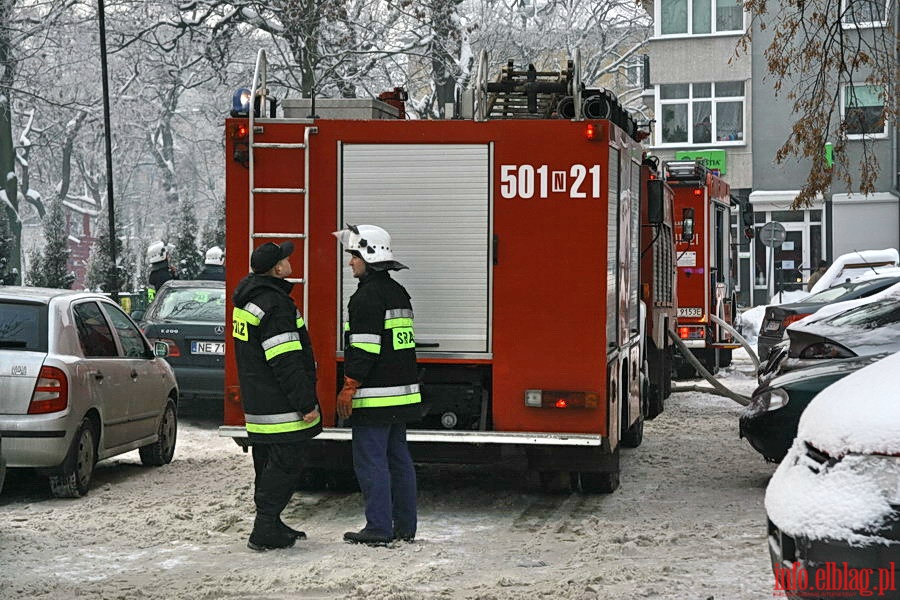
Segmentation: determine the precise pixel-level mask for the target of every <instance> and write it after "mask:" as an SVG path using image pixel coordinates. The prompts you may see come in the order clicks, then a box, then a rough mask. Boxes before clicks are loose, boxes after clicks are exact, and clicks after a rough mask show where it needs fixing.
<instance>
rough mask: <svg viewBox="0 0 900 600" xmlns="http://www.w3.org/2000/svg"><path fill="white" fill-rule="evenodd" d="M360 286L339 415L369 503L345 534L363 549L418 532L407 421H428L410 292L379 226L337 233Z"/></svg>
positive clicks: (352, 310) (352, 306)
mask: <svg viewBox="0 0 900 600" xmlns="http://www.w3.org/2000/svg"><path fill="white" fill-rule="evenodd" d="M334 235H335V237H337V238H338V239H339V240H340V241H341V244H343V246H344V251H345V252H348V253H349V254H350V255H351V257H350V261H349V263H348V265H349V267H350V268H351V270H352V271H353V276H354V277H355V278H356V279H357V280H358V281H359V285H358V287H357V289H356V292H354V294H353V296H352V297H351V298H350V303H349V305H348V309H347V313H348V317H349V320H348V322H347V324H346V326H345V328H344V329H345V335H346V338H345V343H344V386H343V388H342V389H341V391H340V393H339V394H338V398H337V413H338V416H339V417H340V418H341V419H344V420H345V421H347V422H348V424H349V425H350V426H351V428H352V430H353V438H352V446H353V469H354V471H355V472H356V478H357V480H358V481H359V486H360V489H361V490H362V493H363V499H364V501H365V514H366V526H365V527H364V528H363V529H362V530H361V531H358V532H354V531H350V532H347V533H345V534H344V540H345V541H347V542H351V543H356V544H368V545H386V544H389V543H390V542H392V541H393V540H395V539H401V540H406V541H412V539H413V538H414V537H415V535H416V525H417V519H416V472H415V469H414V468H413V463H412V459H411V457H410V454H409V448H408V446H407V443H406V424H407V423H408V422H411V421H417V420H419V419H421V417H422V404H421V401H422V397H421V394H420V392H419V383H418V372H417V369H416V343H415V337H414V335H413V311H412V304H411V303H410V298H409V293H407V291H406V289H405V288H404V287H403V286H402V285H400V284H399V283H398V282H396V281H394V280H393V279H392V278H391V276H390V271H397V270H400V269H406V268H407V267H406V265H404V264H402V263H400V262H397V261H396V260H394V253H393V250H392V249H391V236H390V234H388V232H387V231H385V230H384V229H382V228H381V227H377V226H375V225H359V226H354V225H347V228H346V229H342V230H341V231H335V232H334Z"/></svg>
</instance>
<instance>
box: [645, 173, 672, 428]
mask: <svg viewBox="0 0 900 600" xmlns="http://www.w3.org/2000/svg"><path fill="white" fill-rule="evenodd" d="M641 197H642V198H643V201H642V202H641V299H642V300H643V303H644V305H645V307H646V313H647V318H646V331H645V334H644V357H645V360H646V363H647V365H646V368H645V369H644V370H645V371H646V373H647V377H648V384H649V385H648V388H647V394H648V400H647V405H648V409H647V418H648V419H653V418H655V417H656V416H657V415H659V414H660V413H661V412H662V411H663V407H664V406H665V400H666V398H668V397H669V395H670V394H671V393H672V361H673V355H674V344H673V342H672V339H671V337H670V336H669V335H668V334H667V332H672V333H675V332H676V331H677V323H678V320H677V315H676V311H677V309H678V293H677V290H676V288H677V285H676V284H677V277H676V269H675V208H674V194H673V192H672V188H671V187H669V186H668V185H666V183H665V181H664V180H663V179H662V176H661V174H660V172H659V159H657V158H656V157H654V156H647V157H646V158H645V159H644V161H643V164H642V166H641Z"/></svg>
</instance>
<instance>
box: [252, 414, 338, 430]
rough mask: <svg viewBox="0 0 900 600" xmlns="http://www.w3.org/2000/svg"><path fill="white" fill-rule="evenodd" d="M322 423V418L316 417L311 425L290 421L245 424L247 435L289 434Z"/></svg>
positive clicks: (304, 422)
mask: <svg viewBox="0 0 900 600" xmlns="http://www.w3.org/2000/svg"><path fill="white" fill-rule="evenodd" d="M321 421H322V417H321V416H319V417H316V420H315V421H313V422H312V423H307V422H306V421H291V422H289V423H271V424H267V423H247V424H246V427H247V433H289V432H291V431H302V430H304V429H309V428H310V427H315V426H316V425H318V424H319V423H320V422H321Z"/></svg>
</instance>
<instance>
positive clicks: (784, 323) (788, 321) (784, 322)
mask: <svg viewBox="0 0 900 600" xmlns="http://www.w3.org/2000/svg"><path fill="white" fill-rule="evenodd" d="M811 314H812V313H801V314H796V315H788V316H786V317H785V318H784V319H783V320H782V321H781V326H782V327H784V328H785V329H787V326H788V325H790V324H791V323H796V322H797V321H799V320H800V319H802V318H804V317H808V316H809V315H811Z"/></svg>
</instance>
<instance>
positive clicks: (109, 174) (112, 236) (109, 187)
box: [97, 0, 119, 300]
mask: <svg viewBox="0 0 900 600" xmlns="http://www.w3.org/2000/svg"><path fill="white" fill-rule="evenodd" d="M97 17H98V18H99V20H100V72H101V76H102V78H103V127H104V129H105V132H106V135H105V136H104V137H105V141H106V198H107V206H106V208H107V212H108V213H109V215H108V216H109V258H110V260H111V261H112V273H110V276H111V283H112V288H113V289H112V290H110V292H111V294H112V298H113V300H118V297H119V268H118V265H117V264H116V204H115V201H114V199H113V167H112V130H111V129H110V127H109V76H108V74H107V69H106V13H105V8H104V6H103V0H97Z"/></svg>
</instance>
